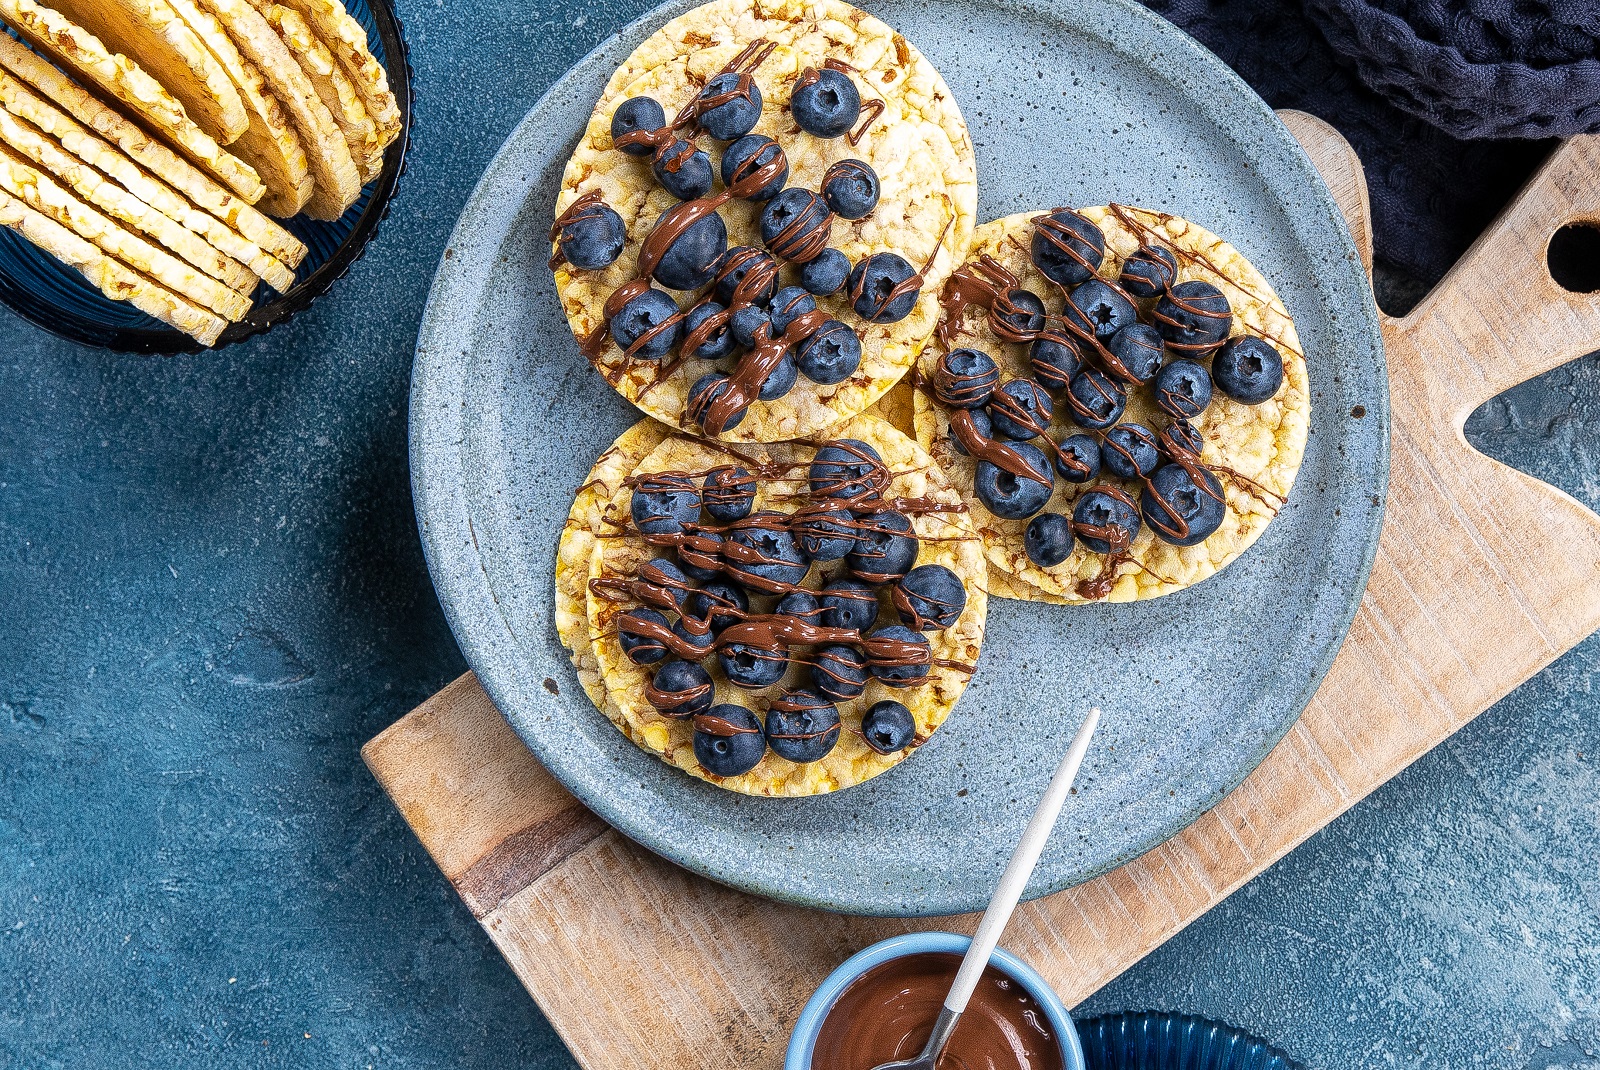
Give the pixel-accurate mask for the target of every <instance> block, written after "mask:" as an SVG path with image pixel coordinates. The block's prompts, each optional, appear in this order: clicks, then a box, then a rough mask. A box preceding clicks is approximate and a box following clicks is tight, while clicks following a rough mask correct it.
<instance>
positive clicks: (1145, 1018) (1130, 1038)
mask: <svg viewBox="0 0 1600 1070" xmlns="http://www.w3.org/2000/svg"><path fill="white" fill-rule="evenodd" d="M1077 1026H1078V1039H1079V1040H1080V1041H1081V1042H1082V1044H1083V1061H1084V1065H1085V1066H1086V1067H1087V1068H1088V1070H1305V1068H1304V1067H1303V1066H1301V1064H1299V1063H1297V1062H1295V1061H1294V1060H1293V1059H1291V1058H1289V1057H1288V1056H1287V1055H1285V1054H1284V1053H1283V1052H1281V1051H1279V1050H1278V1049H1277V1048H1274V1047H1273V1046H1272V1045H1270V1044H1268V1043H1267V1042H1266V1041H1264V1040H1260V1039H1258V1038H1256V1037H1253V1036H1251V1035H1250V1034H1248V1033H1246V1032H1244V1031H1242V1030H1239V1029H1235V1028H1234V1027H1233V1026H1231V1025H1224V1024H1222V1023H1221V1022H1214V1021H1211V1020H1210V1019H1207V1018H1196V1017H1195V1016H1194V1015H1192V1014H1158V1013H1155V1012H1153V1011H1144V1012H1140V1013H1131V1014H1108V1015H1105V1016H1103V1017H1100V1018H1090V1019H1088V1020H1087V1021H1082V1022H1078V1023H1077Z"/></svg>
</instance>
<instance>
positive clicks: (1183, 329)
mask: <svg viewBox="0 0 1600 1070" xmlns="http://www.w3.org/2000/svg"><path fill="white" fill-rule="evenodd" d="M1154 319H1155V325H1156V330H1158V331H1160V332H1161V337H1162V338H1164V339H1166V341H1167V345H1168V346H1170V347H1171V348H1172V349H1174V350H1176V351H1177V352H1179V353H1188V354H1199V353H1205V352H1207V351H1209V350H1211V349H1213V348H1215V347H1216V346H1219V345H1221V344H1222V341H1223V339H1225V338H1227V337H1228V332H1229V331H1230V330H1232V329H1233V312H1232V311H1231V310H1230V309H1229V307H1228V299H1227V298H1226V297H1224V296H1223V293H1222V291H1221V290H1219V289H1217V288H1216V287H1215V286H1213V285H1211V284H1210V283H1209V282H1205V281H1204V280H1202V279H1190V280H1189V281H1188V282H1180V283H1178V285H1176V286H1174V287H1172V289H1170V290H1168V291H1167V292H1166V293H1165V294H1163V295H1162V298H1161V300H1159V301H1157V302H1156V309H1155V314H1154Z"/></svg>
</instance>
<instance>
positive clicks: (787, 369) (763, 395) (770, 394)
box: [756, 353, 800, 401]
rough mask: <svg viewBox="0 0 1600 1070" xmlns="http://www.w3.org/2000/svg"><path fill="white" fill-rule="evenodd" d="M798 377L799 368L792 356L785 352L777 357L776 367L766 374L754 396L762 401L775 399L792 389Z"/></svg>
mask: <svg viewBox="0 0 1600 1070" xmlns="http://www.w3.org/2000/svg"><path fill="white" fill-rule="evenodd" d="M799 378H800V369H799V366H798V365H796V364H795V362H794V357H793V356H792V355H790V354H788V353H785V354H784V355H783V356H781V357H779V358H778V364H777V367H775V368H773V369H772V371H771V373H770V374H768V375H767V381H766V382H764V383H762V384H761V391H760V393H758V394H756V397H758V398H760V399H761V400H762V401H777V400H778V399H779V398H781V397H783V396H784V395H785V394H787V393H788V392H789V391H791V390H793V389H794V384H795V381H796V380H797V379H799Z"/></svg>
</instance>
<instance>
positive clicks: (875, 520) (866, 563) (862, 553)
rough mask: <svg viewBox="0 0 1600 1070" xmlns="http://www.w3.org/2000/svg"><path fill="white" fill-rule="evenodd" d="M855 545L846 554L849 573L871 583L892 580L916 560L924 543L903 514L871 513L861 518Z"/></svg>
mask: <svg viewBox="0 0 1600 1070" xmlns="http://www.w3.org/2000/svg"><path fill="white" fill-rule="evenodd" d="M861 527H862V531H861V534H860V535H858V536H857V537H856V548H855V549H854V550H852V551H850V553H849V554H848V555H847V556H846V557H845V559H844V563H845V567H846V568H848V569H849V570H850V575H852V576H854V577H856V579H859V580H865V581H866V582H868V583H891V582H893V581H895V580H897V579H899V578H900V577H901V576H904V575H905V574H906V573H907V572H910V571H911V566H912V565H915V564H916V563H917V553H918V552H919V551H920V549H921V545H922V544H921V543H919V542H918V541H917V537H916V535H915V534H913V533H912V531H911V521H910V520H909V519H907V518H906V516H905V515H904V514H903V513H895V512H882V513H871V514H869V515H867V516H864V517H862V518H861Z"/></svg>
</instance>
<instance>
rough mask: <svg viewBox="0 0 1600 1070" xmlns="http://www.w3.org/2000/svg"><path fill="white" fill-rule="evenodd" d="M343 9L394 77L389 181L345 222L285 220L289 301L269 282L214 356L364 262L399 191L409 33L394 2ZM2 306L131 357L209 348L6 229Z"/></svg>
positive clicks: (1, 249) (406, 137)
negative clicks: (292, 246) (395, 132)
mask: <svg viewBox="0 0 1600 1070" xmlns="http://www.w3.org/2000/svg"><path fill="white" fill-rule="evenodd" d="M345 8H346V9H347V10H348V11H349V12H350V14H351V15H352V16H354V17H355V18H356V20H357V21H358V22H360V23H361V25H362V26H364V27H366V30H367V40H368V42H369V44H370V47H371V49H372V54H373V55H374V56H376V57H377V58H378V61H379V62H380V63H382V64H383V66H384V69H385V70H386V71H387V72H388V75H389V88H390V89H392V90H393V91H394V95H395V100H396V101H398V102H399V105H400V136H399V137H397V138H396V139H395V140H394V143H393V144H392V145H390V146H389V148H388V149H387V150H386V151H385V153H384V160H383V172H382V173H381V174H380V175H379V176H378V177H377V178H376V179H374V180H373V181H371V182H369V183H368V184H367V186H366V188H365V189H363V190H362V191H361V196H360V197H359V198H357V200H356V203H355V204H353V205H351V206H350V209H349V211H347V212H345V214H344V215H343V216H341V217H340V218H338V219H336V220H333V221H331V222H325V221H323V220H317V219H309V218H307V217H305V216H296V217H295V218H293V219H288V220H283V221H282V222H283V225H284V227H285V228H286V229H287V230H288V231H289V232H290V233H292V234H293V235H294V236H295V237H297V238H299V239H300V240H301V241H303V242H305V243H306V247H307V249H308V250H309V252H307V253H306V258H305V260H303V261H302V262H301V263H300V266H299V267H298V268H297V269H295V281H294V285H293V286H291V287H290V288H289V292H288V293H283V294H280V293H278V292H277V291H276V290H273V289H272V288H271V287H270V286H268V285H267V284H266V283H262V284H261V285H260V286H258V287H257V288H256V292H255V295H254V296H255V304H254V307H253V308H251V310H250V312H249V314H248V315H247V316H245V318H244V319H242V320H240V321H239V322H238V323H233V324H229V326H228V329H227V330H225V331H223V332H222V337H221V339H219V340H218V342H217V345H216V347H215V348H219V349H220V348H221V347H222V346H225V345H231V344H232V343H234V342H238V341H241V340H243V339H245V338H249V337H251V336H252V335H257V334H260V333H261V332H262V331H266V330H269V329H271V328H272V327H275V326H277V325H278V324H280V323H282V322H283V321H285V320H287V319H288V318H289V317H291V316H293V315H295V314H296V313H297V312H299V311H301V310H302V309H304V308H307V307H308V306H309V305H310V304H311V302H313V301H315V300H316V299H317V298H319V297H321V296H322V295H323V294H324V293H326V292H327V291H328V288H329V287H330V286H332V285H333V284H334V283H335V282H336V281H337V280H338V279H339V278H341V277H342V276H343V275H344V273H345V272H346V271H348V270H349V269H350V265H351V264H353V263H355V262H356V261H357V260H359V259H360V258H361V254H362V253H363V252H364V251H365V250H366V247H367V243H368V242H369V241H371V240H372V237H373V235H374V234H376V233H377V232H378V225H379V224H380V223H382V222H383V219H384V217H385V216H387V215H388V214H389V205H390V203H391V202H392V201H393V200H394V196H395V191H396V190H397V189H398V188H399V185H400V176H401V175H402V174H403V173H404V172H405V166H406V151H407V149H408V148H409V147H410V145H411V106H412V94H411V55H410V52H409V50H408V48H407V47H406V39H405V34H404V31H403V29H402V27H401V25H400V20H399V19H398V18H397V17H396V16H395V14H394V11H393V9H392V8H391V7H390V6H389V0H345ZM0 302H3V303H4V304H5V305H6V306H7V307H8V308H10V309H11V310H12V311H13V312H15V313H16V314H17V315H19V316H21V317H22V318H23V319H26V320H28V321H29V322H31V323H33V324H35V325H36V326H39V327H42V328H44V329H45V330H47V331H50V332H51V333H53V334H58V335H60V336H61V337H63V338H66V339H69V340H70V341H74V342H81V343H83V344H84V345H90V346H98V347H100V348H103V349H115V350H120V351H122V352H126V353H194V352H198V351H199V350H200V349H202V348H204V347H202V346H201V345H200V343H198V342H196V341H195V340H194V339H192V338H190V337H189V336H188V335H186V334H184V333H183V332H182V331H178V330H175V329H174V328H172V327H168V326H167V325H166V324H164V323H162V322H160V321H159V320H156V319H153V318H151V317H150V316H147V315H145V314H144V313H143V312H140V311H139V310H138V309H136V308H134V307H133V306H132V305H130V304H127V303H126V302H123V301H113V300H111V299H110V298H108V297H106V296H105V295H104V294H102V293H101V292H100V291H99V290H97V289H96V288H95V287H93V286H91V285H90V284H89V282H88V281H87V280H85V279H84V277H83V276H82V275H80V274H78V273H77V271H75V270H73V269H72V268H70V267H67V266H66V265H65V264H63V263H61V262H60V261H59V260H57V259H55V258H54V257H53V256H51V255H49V254H48V253H45V252H43V251H41V250H40V249H37V248H35V247H34V246H33V245H32V244H31V243H30V242H29V241H28V240H27V239H25V238H23V237H22V235H20V234H18V233H16V232H15V231H13V230H11V229H10V228H5V227H0Z"/></svg>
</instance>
